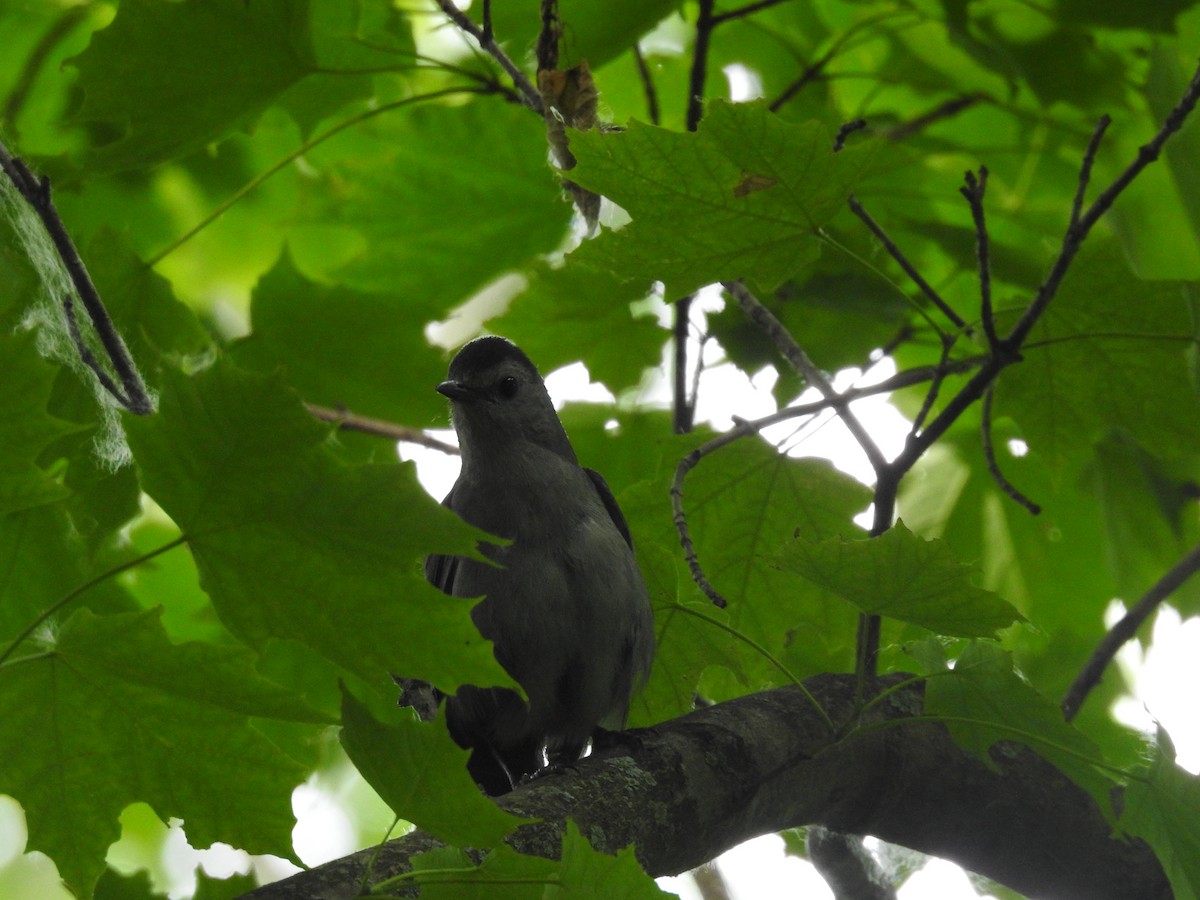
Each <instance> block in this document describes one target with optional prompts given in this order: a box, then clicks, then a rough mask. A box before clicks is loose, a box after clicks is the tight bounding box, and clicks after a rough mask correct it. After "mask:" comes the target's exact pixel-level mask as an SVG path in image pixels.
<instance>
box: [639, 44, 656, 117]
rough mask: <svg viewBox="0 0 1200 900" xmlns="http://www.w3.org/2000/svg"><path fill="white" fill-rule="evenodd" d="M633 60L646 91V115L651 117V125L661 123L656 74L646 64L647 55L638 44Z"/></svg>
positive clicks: (643, 88)
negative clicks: (655, 83) (655, 85)
mask: <svg viewBox="0 0 1200 900" xmlns="http://www.w3.org/2000/svg"><path fill="white" fill-rule="evenodd" d="M633 61H634V63H635V64H636V65H637V71H638V78H640V79H641V81H642V90H644V91H645V92H646V115H647V117H648V118H649V119H650V124H651V125H657V124H658V123H659V114H658V91H657V89H655V87H654V76H653V75H652V73H651V72H650V67H649V66H648V65H647V64H646V57H645V56H643V55H642V48H641V47H639V46H638V45H637V44H634V45H633Z"/></svg>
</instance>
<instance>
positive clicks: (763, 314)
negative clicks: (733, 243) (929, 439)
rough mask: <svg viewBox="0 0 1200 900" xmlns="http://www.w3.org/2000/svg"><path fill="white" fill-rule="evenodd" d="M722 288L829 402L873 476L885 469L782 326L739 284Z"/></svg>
mask: <svg viewBox="0 0 1200 900" xmlns="http://www.w3.org/2000/svg"><path fill="white" fill-rule="evenodd" d="M721 285H722V286H723V287H724V288H725V290H727V291H729V293H731V294H732V295H733V297H734V299H736V300H737V302H738V304H739V305H740V306H741V307H742V311H743V312H745V314H746V317H747V318H748V319H750V321H751V322H753V323H754V324H755V325H757V326H758V327H759V328H760V329H761V330H762V331H763V333H765V334H766V335H767V337H768V338H770V340H771V342H772V343H773V344H774V345H775V347H776V349H777V350H779V352H780V353H782V354H783V356H784V358H785V359H786V360H787V361H788V362H789V363H790V364H791V365H792V367H793V368H795V369H796V371H797V372H799V373H800V374H801V375H803V376H804V378H805V379H806V380H807V381H808V383H809V384H811V385H812V386H813V387H815V388H816V389H817V390H818V391H820V393H821V396H822V397H824V398H825V399H826V400H827V401H829V403H830V405H832V406H833V408H834V410H835V411H836V412H837V414H838V416H839V417H840V418H841V420H842V422H843V423H844V424H845V426H846V428H847V429H848V430H849V432H850V434H851V435H852V436H853V437H854V440H855V441H856V442H857V443H858V445H859V446H860V447H861V448H862V451H863V453H865V454H866V455H867V460H868V461H869V462H870V463H871V468H872V469H874V470H875V472H876V473H879V472H882V471H883V470H884V469H885V468H886V467H887V460H886V459H884V456H883V453H882V452H881V451H880V450H879V446H878V445H877V444H876V443H875V441H874V439H873V438H872V437H871V436H870V434H868V433H867V430H866V429H865V428H864V427H863V425H862V423H861V422H859V421H858V417H857V416H856V415H854V413H853V412H852V411H851V410H850V405H849V404H848V403H847V402H846V401H845V399H844V398H843V397H842V396H840V395H839V394H838V392H837V391H836V390H834V387H833V385H832V384H830V383H829V379H827V378H826V377H825V373H824V372H822V371H821V370H820V369H819V368H817V366H816V365H815V364H814V363H813V361H812V360H811V359H809V358H808V354H807V353H805V352H804V349H803V348H802V347H801V346H800V345H799V344H797V343H796V340H795V338H793V337H792V335H791V334H790V333H789V332H788V330H787V328H786V327H784V324H783V323H782V322H780V321H779V319H777V318H776V317H775V315H774V313H772V312H771V311H770V310H769V309H767V308H766V307H765V306H763V305H762V303H761V302H760V301H759V299H758V298H757V297H755V296H754V294H752V293H751V292H750V290H749V289H748V288H747V287H746V286H745V285H744V284H742V283H741V282H740V281H723V282H721Z"/></svg>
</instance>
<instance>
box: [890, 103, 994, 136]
mask: <svg viewBox="0 0 1200 900" xmlns="http://www.w3.org/2000/svg"><path fill="white" fill-rule="evenodd" d="M988 99H990V98H989V97H988V95H987V94H984V93H982V92H979V93H974V94H964V95H963V96H961V97H954V98H952V99H950V100H947V101H946V102H945V103H940V104H938V105H937V106H935V107H934V108H933V109H931V110H929V112H925V113H922V114H921V115H919V116H917V117H916V118H913V119H909V120H908V121H907V122H901V123H900V124H898V125H893V126H892V127H891V128H888V129H886V130H884V132H883V134H884V137H886V138H887V139H888V140H892V141H902V140H904V139H905V138H907V137H909V136H911V135H913V134H916V133H917V132H918V131H921V130H922V129H925V128H928V127H929V126H930V125H932V124H933V123H934V122H939V121H941V120H942V119H949V118H952V117H953V116H957V115H958V114H959V113H960V112H962V111H963V110H965V109H970V108H971V107H972V106H974V105H975V104H976V103H979V102H980V101H982V100H988Z"/></svg>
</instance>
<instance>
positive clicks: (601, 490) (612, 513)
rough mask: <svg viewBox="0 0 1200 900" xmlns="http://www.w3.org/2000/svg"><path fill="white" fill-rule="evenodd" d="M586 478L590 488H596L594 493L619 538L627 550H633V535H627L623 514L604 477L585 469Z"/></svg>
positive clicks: (592, 470)
mask: <svg viewBox="0 0 1200 900" xmlns="http://www.w3.org/2000/svg"><path fill="white" fill-rule="evenodd" d="M583 471H585V472H587V474H588V478H590V479H592V486H593V487H595V488H596V493H597V494H599V495H600V501H601V502H602V503H603V504H604V508H605V509H606V510H608V515H609V517H610V518H611V519H612V522H613V524H614V525H616V526H617V531H619V532H621V537H623V538H625V543H626V544H628V545H629V549H630V550H632V549H633V535H631V534H630V533H629V524H628V523H627V522H626V521H625V514H624V513H622V512H621V507H619V506H617V498H616V497H614V496H613V492H612V489H611V488H610V487H609V486H608V482H607V481H605V480H604V476H603V475H601V474H600V473H599V472H597V471H596V470H595V469H588V468H585V469H584V470H583Z"/></svg>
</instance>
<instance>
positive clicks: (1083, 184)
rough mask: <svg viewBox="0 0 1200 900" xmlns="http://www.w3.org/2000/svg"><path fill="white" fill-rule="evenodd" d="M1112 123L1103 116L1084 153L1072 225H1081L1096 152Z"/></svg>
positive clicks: (1076, 189)
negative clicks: (1080, 218) (1080, 220)
mask: <svg viewBox="0 0 1200 900" xmlns="http://www.w3.org/2000/svg"><path fill="white" fill-rule="evenodd" d="M1111 124H1112V119H1111V118H1110V117H1108V116H1107V115H1104V116H1101V117H1100V119H1099V121H1097V122H1096V127H1095V129H1094V130H1093V131H1092V139H1091V140H1090V141H1088V146H1087V150H1086V151H1085V152H1084V154H1083V165H1081V166H1080V167H1079V183H1078V184H1077V185H1076V187H1075V199H1074V200H1073V201H1072V203H1071V221H1070V226H1071V227H1075V226H1077V225H1079V217H1080V216H1081V215H1082V214H1083V203H1084V201H1085V200H1086V199H1087V188H1088V182H1089V181H1091V179H1092V165H1093V164H1094V163H1095V161H1096V154H1097V153H1098V152H1099V151H1100V141H1102V140H1103V139H1104V132H1106V131H1107V130H1108V126H1109V125H1111Z"/></svg>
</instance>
